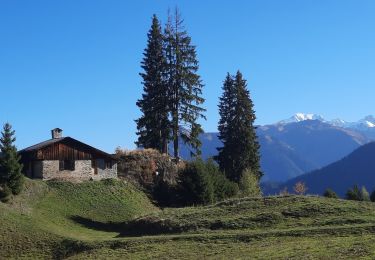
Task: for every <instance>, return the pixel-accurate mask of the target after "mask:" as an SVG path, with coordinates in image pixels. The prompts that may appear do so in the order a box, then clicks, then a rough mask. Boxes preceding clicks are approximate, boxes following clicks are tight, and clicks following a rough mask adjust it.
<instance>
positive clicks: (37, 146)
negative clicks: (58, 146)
mask: <svg viewBox="0 0 375 260" xmlns="http://www.w3.org/2000/svg"><path fill="white" fill-rule="evenodd" d="M65 138H68V137H62V138H55V139H50V140H47V141H44V142H40V143H38V144H34V145H32V146H30V147H27V148H24V149H22V150H20V151H19V152H20V153H22V152H31V151H36V150H39V149H41V148H44V147H46V146H49V145H51V144H54V143H58V142H61V141H62V140H64V139H65ZM72 139H73V138H72Z"/></svg>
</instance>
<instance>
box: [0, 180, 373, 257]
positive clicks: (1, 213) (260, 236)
mask: <svg viewBox="0 0 375 260" xmlns="http://www.w3.org/2000/svg"><path fill="white" fill-rule="evenodd" d="M0 220H1V225H0V258H10V259H12V258H14V259H16V258H22V257H23V258H28V259H30V258H31V259H87V258H89V259H108V258H112V259H116V258H117V259H130V258H131V259H155V258H159V259H171V258H175V259H176V258H178V259H191V258H195V259H196V258H215V259H216V258H219V259H220V258H221V259H228V258H231V259H233V258H240V259H254V258H255V259H256V258H259V259H311V258H312V259H327V258H335V259H340V258H342V259H345V258H348V259H353V258H359V259H360V258H363V259H373V258H374V257H375V235H374V232H375V203H371V202H357V201H346V200H339V199H328V198H321V197H313V196H284V197H277V196H275V197H265V198H238V199H231V200H227V201H224V202H220V203H217V204H215V205H210V206H197V207H187V208H176V209H172V208H167V209H163V210H161V209H159V208H157V207H155V206H154V205H153V204H152V203H151V202H150V200H149V199H148V198H147V196H146V195H145V194H144V193H143V192H142V191H140V190H138V189H137V188H135V187H134V186H133V185H131V184H129V183H126V182H123V181H115V180H106V181H100V182H84V183H77V184H73V183H63V182H43V181H38V180H27V182H26V188H25V190H24V191H23V193H22V194H21V195H20V196H17V197H16V198H14V199H12V200H11V201H10V202H9V203H6V204H4V203H0Z"/></svg>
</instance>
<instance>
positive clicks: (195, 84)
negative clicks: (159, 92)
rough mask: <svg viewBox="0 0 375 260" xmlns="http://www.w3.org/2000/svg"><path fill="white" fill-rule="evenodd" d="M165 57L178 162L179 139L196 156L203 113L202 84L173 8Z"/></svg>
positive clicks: (194, 53)
mask: <svg viewBox="0 0 375 260" xmlns="http://www.w3.org/2000/svg"><path fill="white" fill-rule="evenodd" d="M164 35H165V57H166V60H167V70H166V72H167V82H168V89H169V107H170V112H171V128H172V139H173V150H174V157H175V158H176V159H177V160H178V159H179V138H180V137H181V139H182V141H183V142H184V143H186V144H187V145H188V146H189V147H190V148H191V150H190V152H191V155H193V156H195V155H199V154H200V152H201V151H200V146H201V142H200V141H199V138H198V137H199V134H201V133H202V132H203V130H202V127H201V125H200V124H199V123H198V119H199V118H205V116H204V115H203V113H204V111H205V109H204V108H202V107H201V105H202V104H203V103H204V99H203V97H202V88H203V84H202V81H201V79H200V76H199V75H198V74H197V72H198V68H199V66H198V60H197V54H196V50H195V46H193V45H192V44H191V38H190V37H189V35H188V33H187V32H186V30H185V28H184V26H183V20H182V19H181V15H180V13H179V11H178V9H177V8H176V10H175V14H174V16H173V17H172V16H171V15H169V17H168V22H167V25H166V28H165V33H164Z"/></svg>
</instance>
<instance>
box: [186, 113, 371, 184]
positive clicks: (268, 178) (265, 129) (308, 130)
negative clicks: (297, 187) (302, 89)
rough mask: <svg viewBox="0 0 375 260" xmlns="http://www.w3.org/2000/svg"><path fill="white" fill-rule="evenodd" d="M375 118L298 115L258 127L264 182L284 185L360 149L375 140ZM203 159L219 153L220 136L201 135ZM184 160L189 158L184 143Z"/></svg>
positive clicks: (215, 134) (216, 134)
mask: <svg viewBox="0 0 375 260" xmlns="http://www.w3.org/2000/svg"><path fill="white" fill-rule="evenodd" d="M374 125H375V118H374V117H373V116H367V117H365V118H364V119H361V120H359V121H357V122H346V121H344V120H341V119H335V120H325V119H324V118H323V117H322V116H320V115H316V114H303V113H297V114H295V115H294V116H292V117H290V118H289V119H286V120H281V121H279V122H277V123H275V124H271V125H265V126H258V127H257V135H258V140H259V143H260V145H261V150H260V154H261V167H262V170H263V172H264V176H263V178H262V182H277V183H281V182H285V181H287V180H288V179H291V178H294V177H297V176H300V175H302V174H304V173H306V172H310V171H312V170H315V169H319V168H322V167H324V166H326V165H328V164H330V163H332V162H335V161H337V160H340V159H341V158H343V157H345V156H346V155H348V154H349V153H351V152H352V151H354V150H355V149H357V148H359V147H360V146H362V145H364V144H367V143H369V142H371V141H372V140H375V127H374ZM200 140H201V142H202V157H203V158H204V159H207V158H209V157H212V156H214V155H216V154H217V150H216V148H217V147H220V146H221V145H222V143H221V141H220V140H219V138H218V133H204V134H202V135H201V136H200ZM180 154H181V157H183V158H184V159H190V152H189V151H188V149H187V147H186V146H184V145H183V144H181V153H180Z"/></svg>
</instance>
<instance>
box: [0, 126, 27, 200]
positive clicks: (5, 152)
mask: <svg viewBox="0 0 375 260" xmlns="http://www.w3.org/2000/svg"><path fill="white" fill-rule="evenodd" d="M1 134H2V136H1V138H0V151H1V156H0V185H1V186H2V187H3V188H5V187H6V188H9V189H10V190H11V191H12V193H13V194H18V193H20V192H21V190H22V187H23V174H22V172H21V171H22V164H21V163H20V162H19V161H20V157H19V156H18V155H17V148H16V146H15V145H14V142H15V141H16V138H15V137H14V134H15V131H14V130H12V126H11V125H10V124H9V123H6V124H5V125H4V128H3V131H2V133H1Z"/></svg>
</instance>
